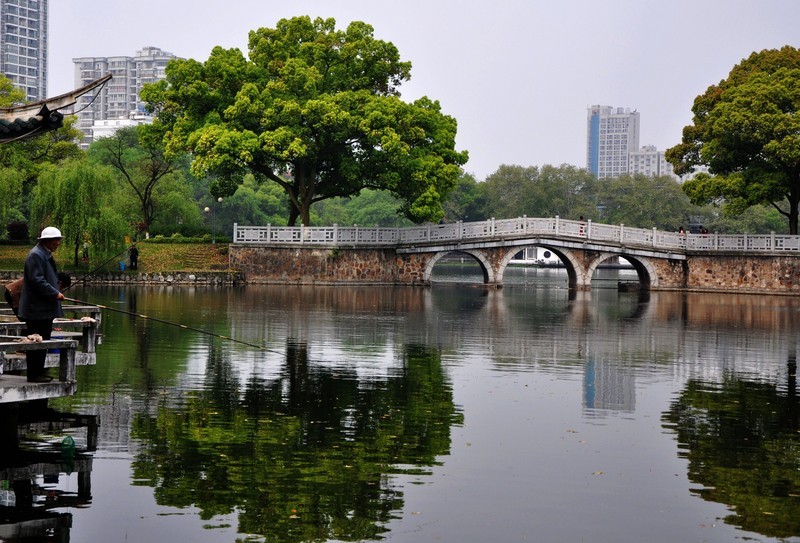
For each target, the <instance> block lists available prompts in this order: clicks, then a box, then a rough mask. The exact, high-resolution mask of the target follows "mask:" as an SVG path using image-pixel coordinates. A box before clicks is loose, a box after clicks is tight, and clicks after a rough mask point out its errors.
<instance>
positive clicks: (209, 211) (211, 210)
mask: <svg viewBox="0 0 800 543" xmlns="http://www.w3.org/2000/svg"><path fill="white" fill-rule="evenodd" d="M217 202H218V203H220V204H221V203H222V196H220V197H219V198H217ZM214 211H215V210H214V208H213V207H209V206H206V207H205V208H204V209H203V213H205V214H206V215H208V214H209V213H211V243H217V238H216V235H215V228H214Z"/></svg>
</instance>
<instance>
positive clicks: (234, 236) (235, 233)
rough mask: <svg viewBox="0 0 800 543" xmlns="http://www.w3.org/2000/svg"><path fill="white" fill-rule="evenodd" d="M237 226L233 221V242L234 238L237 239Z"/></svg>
mask: <svg viewBox="0 0 800 543" xmlns="http://www.w3.org/2000/svg"><path fill="white" fill-rule="evenodd" d="M237 226H238V225H237V224H236V223H233V242H234V243H236V240H237V239H239V236H238V232H237V228H236V227H237Z"/></svg>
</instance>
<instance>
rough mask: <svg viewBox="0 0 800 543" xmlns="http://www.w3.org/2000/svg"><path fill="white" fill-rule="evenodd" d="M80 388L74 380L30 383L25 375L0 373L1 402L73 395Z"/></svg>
mask: <svg viewBox="0 0 800 543" xmlns="http://www.w3.org/2000/svg"><path fill="white" fill-rule="evenodd" d="M77 388H78V384H77V383H76V382H75V381H74V380H73V381H55V380H53V381H50V382H49V383H29V382H28V378H27V377H25V376H24V375H5V374H4V375H0V403H13V402H27V401H30V400H46V399H49V398H61V397H63V396H72V395H74V394H75V391H76V390H77Z"/></svg>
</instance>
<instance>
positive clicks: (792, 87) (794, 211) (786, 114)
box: [666, 46, 800, 234]
mask: <svg viewBox="0 0 800 543" xmlns="http://www.w3.org/2000/svg"><path fill="white" fill-rule="evenodd" d="M692 112H693V113H694V117H693V124H692V125H689V126H687V127H685V128H684V129H683V140H682V142H681V143H680V144H678V145H676V146H675V147H672V148H671V149H669V150H668V151H667V152H666V158H667V160H668V161H669V162H671V163H672V164H673V166H674V167H675V172H676V173H678V174H684V173H689V172H691V171H692V170H693V169H694V167H695V166H698V165H707V166H708V169H709V172H710V174H711V175H707V174H701V175H698V176H697V177H695V178H694V179H692V180H690V181H687V182H686V183H685V184H684V191H685V192H686V193H687V194H688V195H689V197H690V199H691V200H692V203H694V204H698V205H702V204H706V203H722V204H723V205H724V206H725V208H726V209H727V210H728V211H730V212H733V213H740V212H742V211H743V210H744V209H747V208H748V207H750V206H753V205H756V204H762V203H763V204H768V205H772V206H773V207H774V208H775V209H777V210H778V212H780V213H781V214H782V215H784V216H785V217H786V218H787V219H788V222H789V232H790V233H791V234H797V233H798V230H797V228H798V205H799V204H800V50H798V49H795V48H794V47H789V46H786V47H783V48H782V49H780V50H764V51H761V52H760V53H753V54H752V55H750V56H749V57H748V58H746V59H744V60H743V61H742V62H741V63H739V64H738V65H736V66H734V68H733V69H732V70H731V72H730V74H729V75H728V78H727V79H725V80H723V81H721V82H720V83H719V84H718V85H712V86H710V87H709V88H708V90H706V92H705V93H704V94H702V95H700V96H698V97H697V98H696V99H695V101H694V106H693V107H692Z"/></svg>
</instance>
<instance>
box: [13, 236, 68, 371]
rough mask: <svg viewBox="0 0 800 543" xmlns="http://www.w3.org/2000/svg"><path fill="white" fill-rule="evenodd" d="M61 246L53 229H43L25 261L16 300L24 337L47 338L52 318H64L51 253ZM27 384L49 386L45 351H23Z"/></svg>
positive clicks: (50, 330) (62, 295)
mask: <svg viewBox="0 0 800 543" xmlns="http://www.w3.org/2000/svg"><path fill="white" fill-rule="evenodd" d="M59 245H61V231H60V230H59V229H58V228H55V227H53V226H48V227H47V228H45V229H44V230H42V234H41V235H40V236H39V239H38V240H37V243H36V245H35V246H34V247H33V249H31V250H30V252H29V253H28V256H27V257H26V258H25V266H24V271H23V274H22V279H23V280H22V291H21V293H20V298H19V318H20V320H23V321H25V323H26V328H27V331H26V333H27V334H39V335H40V336H42V339H44V340H47V339H50V335H51V334H52V333H53V319H55V318H57V317H63V316H64V310H63V309H62V308H61V300H63V299H64V294H62V293H61V291H60V290H59V287H58V270H57V269H56V261H55V260H54V259H53V251H55V250H56V249H58V246H59ZM25 356H26V364H27V373H28V381H30V382H33V383H48V382H50V381H52V378H51V377H49V376H47V375H46V374H45V369H44V362H45V359H46V358H47V350H46V349H36V350H29V351H26V352H25Z"/></svg>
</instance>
